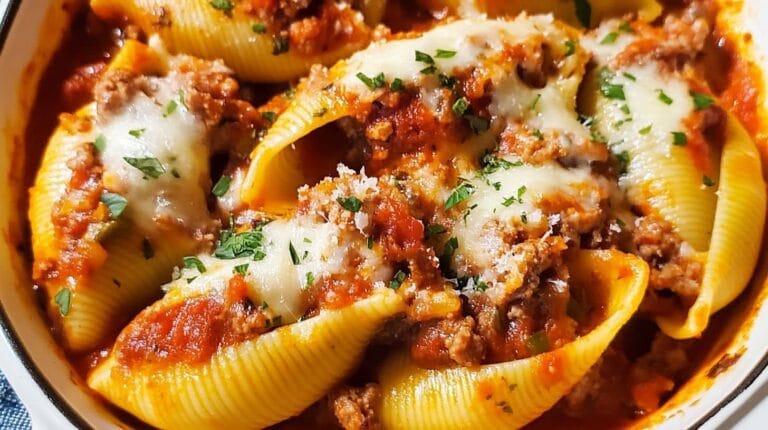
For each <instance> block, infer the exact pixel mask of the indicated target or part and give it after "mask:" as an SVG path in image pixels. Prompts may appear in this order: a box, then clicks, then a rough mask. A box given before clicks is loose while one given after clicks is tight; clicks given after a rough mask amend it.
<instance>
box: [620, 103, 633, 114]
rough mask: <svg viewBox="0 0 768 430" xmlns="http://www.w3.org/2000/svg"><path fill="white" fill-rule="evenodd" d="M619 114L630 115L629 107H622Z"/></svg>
mask: <svg viewBox="0 0 768 430" xmlns="http://www.w3.org/2000/svg"><path fill="white" fill-rule="evenodd" d="M621 112H622V113H624V115H629V114H630V113H631V112H630V110H629V106H627V105H623V106H622V107H621Z"/></svg>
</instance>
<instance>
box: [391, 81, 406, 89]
mask: <svg viewBox="0 0 768 430" xmlns="http://www.w3.org/2000/svg"><path fill="white" fill-rule="evenodd" d="M404 88H405V87H404V86H403V80H402V79H400V78H395V79H392V83H391V84H389V89H390V90H392V91H402V90H403V89H404Z"/></svg>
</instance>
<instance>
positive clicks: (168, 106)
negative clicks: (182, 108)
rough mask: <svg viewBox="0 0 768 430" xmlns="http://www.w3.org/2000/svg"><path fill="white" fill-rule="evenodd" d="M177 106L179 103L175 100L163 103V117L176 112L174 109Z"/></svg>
mask: <svg viewBox="0 0 768 430" xmlns="http://www.w3.org/2000/svg"><path fill="white" fill-rule="evenodd" d="M178 107H179V104H178V103H177V102H176V100H171V101H169V102H168V104H166V105H165V112H163V118H168V117H169V116H171V114H172V113H174V112H176V109H177V108H178Z"/></svg>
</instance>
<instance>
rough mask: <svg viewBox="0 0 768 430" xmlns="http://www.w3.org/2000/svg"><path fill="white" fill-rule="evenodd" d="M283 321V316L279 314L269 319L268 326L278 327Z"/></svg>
mask: <svg viewBox="0 0 768 430" xmlns="http://www.w3.org/2000/svg"><path fill="white" fill-rule="evenodd" d="M282 323H283V316H282V315H277V316H275V317H274V318H272V319H269V320H267V328H272V327H277V326H279V325H281V324H282Z"/></svg>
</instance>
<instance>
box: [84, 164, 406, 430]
mask: <svg viewBox="0 0 768 430" xmlns="http://www.w3.org/2000/svg"><path fill="white" fill-rule="evenodd" d="M376 189H378V185H377V181H376V180H375V179H373V178H366V177H358V176H357V175H353V174H351V172H344V173H343V174H342V177H341V178H340V179H339V180H337V181H334V182H331V181H326V182H325V183H323V184H321V185H320V186H318V187H317V188H316V189H314V190H312V191H307V193H306V194H305V195H304V197H303V200H305V202H306V203H307V205H308V206H307V207H306V208H304V209H303V210H301V211H299V212H298V213H297V214H295V216H293V217H291V218H287V219H277V220H272V221H268V222H266V223H258V224H257V226H256V227H255V228H253V229H250V230H248V229H246V230H227V231H225V232H223V233H222V235H221V237H220V238H219V241H218V246H217V247H216V249H215V251H214V253H213V255H201V256H197V257H194V256H189V257H186V258H185V259H184V262H185V265H184V268H183V269H181V271H180V272H179V273H178V274H177V278H178V279H177V280H176V281H174V282H173V283H171V284H169V285H167V286H166V287H164V289H165V290H166V291H167V293H166V295H165V297H164V298H163V299H161V300H160V301H158V302H157V303H155V304H154V305H152V306H150V307H149V308H147V309H146V310H145V311H143V312H142V313H141V314H140V315H139V316H138V317H137V318H136V319H135V320H134V321H133V322H131V323H130V324H128V326H127V327H126V328H125V329H124V330H123V332H122V333H121V334H120V336H119V337H118V339H117V341H116V343H115V346H114V348H113V350H112V353H111V354H110V356H109V357H108V358H107V359H106V361H104V362H103V363H102V364H100V365H99V367H98V368H96V369H95V370H94V372H93V373H92V374H91V375H90V377H89V380H88V383H89V385H90V386H91V387H92V388H94V389H95V390H96V391H98V392H100V393H101V394H103V395H104V396H105V397H107V398H108V399H110V400H111V401H112V402H114V403H115V404H117V405H119V406H120V407H122V408H124V409H126V410H127V411H129V412H131V413H133V414H135V415H137V416H139V417H141V418H142V419H144V420H145V421H147V422H149V423H151V424H153V425H155V426H158V427H161V428H211V427H224V426H235V427H237V428H262V427H265V426H268V425H271V424H275V423H277V422H280V421H282V420H284V419H286V418H289V417H291V416H293V415H296V414H298V413H299V412H301V411H302V410H303V409H305V408H307V407H308V406H310V405H311V404H312V403H313V402H315V401H317V400H318V399H319V398H320V397H322V396H323V395H324V394H325V393H326V392H327V391H328V390H329V389H330V388H331V387H332V386H333V385H334V384H336V383H338V382H339V381H340V380H341V379H342V378H343V377H345V376H347V375H348V374H349V372H350V371H351V370H352V368H353V366H354V365H355V364H356V363H357V362H358V360H359V359H360V358H361V355H362V353H363V351H364V349H365V347H366V346H367V344H368V342H369V341H370V340H371V338H372V337H373V336H374V334H375V333H376V332H377V331H378V330H379V328H380V327H381V326H382V325H383V324H384V322H385V321H386V320H387V319H388V318H390V317H392V316H394V315H396V314H398V313H400V312H402V310H403V301H402V299H401V298H400V297H399V296H398V295H397V294H396V293H395V292H394V291H393V290H392V289H390V288H387V287H386V286H385V281H386V282H389V281H390V280H391V279H392V276H393V271H392V269H391V268H390V266H389V263H388V262H387V260H386V259H385V258H384V256H383V255H382V248H381V247H380V246H378V245H377V246H371V247H370V248H369V247H368V246H367V245H366V242H367V238H366V237H365V236H364V235H363V234H362V232H361V231H360V227H361V222H362V221H360V220H361V219H363V218H365V217H368V216H372V213H371V211H370V209H368V208H365V209H361V208H357V211H355V212H352V211H350V210H349V208H347V207H345V206H349V204H346V203H345V204H344V205H342V204H341V203H339V202H337V201H336V199H337V198H341V197H337V198H334V196H335V195H337V194H338V193H342V192H343V193H345V197H344V198H346V199H359V201H364V200H366V201H368V200H370V199H376V198H378V197H376V196H374V195H373V193H374V192H375V191H376ZM347 193H348V194H347ZM310 197H311V198H312V199H311V200H309V199H310ZM350 201H351V200H350ZM353 209H354V208H353ZM223 381H227V382H226V383H225V384H224V385H222V382H223ZM277 398H279V399H283V400H282V401H281V402H280V403H279V404H276V403H274V399H277Z"/></svg>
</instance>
